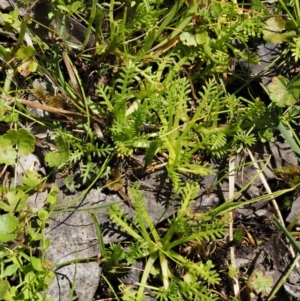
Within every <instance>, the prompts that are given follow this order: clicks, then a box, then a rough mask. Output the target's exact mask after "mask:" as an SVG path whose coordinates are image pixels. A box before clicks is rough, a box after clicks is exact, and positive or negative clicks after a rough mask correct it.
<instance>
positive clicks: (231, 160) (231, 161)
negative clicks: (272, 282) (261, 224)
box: [228, 156, 240, 299]
mask: <svg viewBox="0 0 300 301" xmlns="http://www.w3.org/2000/svg"><path fill="white" fill-rule="evenodd" d="M234 161H235V157H234V156H232V157H230V158H229V175H228V181H229V200H231V199H232V198H233V196H234ZM229 215H230V223H229V241H233V214H232V211H230V213H229ZM230 262H231V266H232V267H233V268H234V269H235V268H236V263H235V255H234V247H230ZM232 283H233V291H234V296H235V297H236V298H238V299H239V296H238V294H239V291H240V288H239V282H238V280H237V278H236V277H234V278H233V279H232Z"/></svg>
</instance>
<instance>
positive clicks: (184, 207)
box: [109, 183, 226, 301]
mask: <svg viewBox="0 0 300 301" xmlns="http://www.w3.org/2000/svg"><path fill="white" fill-rule="evenodd" d="M198 192H199V186H198V184H196V183H187V184H186V186H185V187H184V188H183V189H182V193H181V195H182V201H181V205H180V209H179V210H178V211H177V214H176V215H175V216H174V217H173V218H172V219H171V220H170V227H169V229H168V231H167V232H166V233H165V234H164V235H163V236H161V235H160V234H159V233H158V231H157V230H156V228H155V226H154V224H153V222H152V221H151V218H150V216H149V214H148V212H147V210H146V208H145V204H144V200H143V198H142V192H141V191H139V187H138V185H134V186H133V187H132V188H130V189H129V195H130V197H131V199H132V204H133V205H134V207H135V211H134V216H133V218H132V220H131V219H128V217H127V216H124V213H123V211H122V210H120V209H119V207H118V205H113V206H111V208H110V212H109V213H110V218H111V220H112V221H113V222H114V223H115V224H116V225H117V226H119V227H121V228H122V229H123V230H124V231H125V232H126V233H127V234H128V235H130V236H131V237H132V238H133V239H135V240H136V242H135V243H132V244H131V246H130V250H129V251H128V252H127V256H123V258H126V259H127V261H128V262H130V263H132V262H134V261H135V260H137V259H141V258H147V263H146V266H145V269H144V272H143V275H142V278H141V281H140V286H139V288H138V291H137V293H136V301H140V300H142V296H143V293H144V288H145V285H146V283H148V282H149V281H150V280H149V277H150V272H151V271H152V269H153V268H154V267H157V265H158V266H159V271H160V274H161V279H162V286H163V289H161V290H160V291H159V292H156V293H157V295H158V296H163V295H165V294H169V293H170V294H174V296H175V295H177V296H178V297H180V298H184V297H187V296H188V299H193V300H197V299H199V300H208V301H213V300H217V296H216V295H215V294H214V293H213V291H212V290H211V289H209V286H210V285H213V284H217V283H219V281H220V277H219V275H218V273H217V272H216V271H215V270H214V265H213V263H212V262H211V261H210V260H208V261H206V262H203V261H198V262H193V261H191V260H188V259H187V258H186V257H184V256H182V255H181V254H179V253H178V252H177V251H176V250H177V246H180V245H183V244H185V243H189V242H192V241H197V242H199V243H203V242H204V241H211V240H214V239H216V238H220V237H222V235H223V234H224V232H225V229H226V226H225V224H224V223H221V222H220V221H219V222H217V221H212V220H211V221H209V222H205V223H204V222H200V221H196V220H194V219H193V218H192V214H191V211H190V210H191V209H190V206H191V205H192V203H193V202H194V199H195V197H196V196H197V194H198ZM172 262H173V263H175V264H176V265H177V267H178V268H181V269H183V270H184V271H185V276H184V277H182V278H181V279H179V278H178V277H177V276H176V274H175V273H174V271H173V269H172V266H173V264H172ZM148 285H149V283H148ZM174 287H177V288H179V289H178V291H176V290H175V291H174V290H173V288H174ZM180 298H179V299H178V300H180Z"/></svg>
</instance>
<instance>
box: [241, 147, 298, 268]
mask: <svg viewBox="0 0 300 301" xmlns="http://www.w3.org/2000/svg"><path fill="white" fill-rule="evenodd" d="M246 150H247V152H248V154H249V156H250V158H251V161H252V162H253V165H254V168H255V169H256V170H257V171H258V172H259V171H260V168H259V165H258V164H257V162H256V160H255V158H254V156H253V154H252V152H251V151H250V149H249V148H246ZM259 177H260V180H261V181H262V183H263V185H264V187H265V189H266V191H267V193H268V194H269V195H270V196H271V202H272V205H273V207H274V209H275V213H276V216H277V217H278V219H279V220H280V222H281V223H282V225H284V220H283V218H282V215H281V212H280V209H279V207H278V204H277V202H276V200H275V198H274V197H273V196H272V190H271V188H270V186H269V184H268V182H267V180H266V177H265V175H264V174H263V173H262V172H260V173H259ZM289 248H290V252H291V255H292V257H293V258H295V257H296V254H295V251H294V249H293V247H292V246H291V245H290V244H289ZM296 266H297V268H298V267H299V263H298V262H297V263H296Z"/></svg>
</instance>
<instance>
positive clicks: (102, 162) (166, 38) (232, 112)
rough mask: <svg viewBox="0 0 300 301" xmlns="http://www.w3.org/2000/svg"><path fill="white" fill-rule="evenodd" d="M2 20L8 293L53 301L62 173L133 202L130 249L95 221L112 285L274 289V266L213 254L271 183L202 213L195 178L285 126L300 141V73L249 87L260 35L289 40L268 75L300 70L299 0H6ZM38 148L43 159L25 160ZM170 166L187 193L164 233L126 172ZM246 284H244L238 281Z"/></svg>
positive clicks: (130, 293) (177, 187)
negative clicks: (132, 272) (125, 274)
mask: <svg viewBox="0 0 300 301" xmlns="http://www.w3.org/2000/svg"><path fill="white" fill-rule="evenodd" d="M3 7H4V6H3ZM24 11H25V13H24ZM0 24H1V35H2V36H3V37H4V38H3V39H4V41H3V43H2V44H1V45H0V56H1V79H0V80H1V82H2V85H1V98H0V122H1V128H0V129H1V136H0V149H1V151H0V163H1V180H2V186H1V188H0V189H1V203H0V209H1V218H0V241H1V247H0V263H1V279H0V299H3V300H49V298H48V299H47V297H46V296H45V292H46V291H47V286H48V285H49V283H50V282H51V281H52V279H53V277H54V273H53V266H52V263H51V262H48V261H47V260H46V259H45V254H46V251H47V249H48V248H49V247H51V241H50V240H49V239H46V238H45V235H44V234H45V229H46V227H47V221H48V220H49V219H50V218H51V214H53V212H55V211H56V202H57V197H58V193H59V191H58V190H59V189H58V187H56V186H55V185H54V184H53V183H55V181H54V180H53V177H55V175H58V174H59V176H60V177H61V178H63V179H64V189H68V190H69V191H75V190H79V191H83V192H84V193H88V191H89V190H90V189H91V188H94V187H101V188H103V189H104V188H105V187H107V188H108V189H109V190H110V191H115V192H116V193H117V192H118V193H119V194H121V195H122V197H123V198H124V201H126V202H127V203H128V206H132V207H133V208H134V214H133V216H132V217H131V218H129V217H128V216H127V215H124V214H123V212H122V211H121V210H120V208H118V207H117V206H116V205H112V206H111V207H110V209H109V215H110V218H111V220H112V222H113V223H115V224H116V225H117V226H119V227H121V228H123V230H124V231H125V232H126V233H127V234H128V235H129V236H130V237H131V239H132V244H131V246H130V248H123V247H122V243H121V242H120V243H119V244H114V245H110V246H108V245H105V244H104V242H103V237H102V236H103V234H102V231H101V225H100V226H99V225H98V224H97V220H95V226H96V228H97V231H98V239H99V246H100V250H101V258H99V264H101V265H102V266H103V267H104V269H103V271H104V272H103V278H104V279H105V280H106V285H107V290H106V292H109V293H107V295H109V296H110V297H111V298H116V299H119V300H144V299H147V297H146V295H145V288H147V293H149V290H150V291H151V294H152V295H153V296H154V297H155V298H156V299H157V300H229V299H232V300H238V299H239V296H240V292H241V291H243V290H244V291H247V292H246V294H247V297H248V298H250V296H251V294H253V295H257V296H261V297H265V296H267V295H268V294H269V293H270V290H271V286H272V285H273V284H272V281H271V280H270V279H269V278H267V277H264V275H263V274H261V273H260V271H256V270H255V271H254V272H253V273H252V274H251V277H249V279H248V280H249V281H248V282H247V281H246V284H245V280H244V278H243V277H244V275H242V274H243V273H242V272H241V271H238V270H235V268H234V266H233V264H232V263H231V265H230V264H228V263H227V264H225V265H224V266H222V269H223V270H222V271H221V270H219V269H220V265H219V264H217V265H216V264H215V263H214V260H215V259H216V257H215V256H214V255H213V254H216V253H217V252H218V251H220V252H221V246H220V245H219V243H220V240H222V239H223V242H225V234H226V233H227V231H228V228H229V224H230V223H231V222H232V218H233V216H232V210H233V209H235V208H238V207H241V206H242V205H243V204H250V203H255V202H257V201H260V200H262V199H263V198H264V199H268V198H269V196H261V197H257V198H252V199H251V197H250V199H249V200H248V201H246V202H245V203H241V202H238V203H233V200H234V199H235V196H234V195H233V194H232V195H230V196H229V199H228V200H226V202H225V203H224V204H221V205H220V206H219V207H217V208H211V209H210V210H208V211H206V212H201V213H199V212H195V211H194V210H192V205H193V203H194V201H195V199H196V198H197V195H198V193H199V189H200V187H199V184H198V183H196V181H199V179H200V178H204V177H205V176H209V175H213V174H215V175H216V176H217V177H219V178H221V177H224V174H225V175H227V176H228V174H230V172H229V171H231V172H232V170H233V169H234V168H233V169H232V168H230V167H229V166H227V167H225V170H222V173H220V174H218V172H219V171H218V170H214V169H213V168H212V165H211V162H212V160H220V159H228V158H233V157H234V156H235V155H236V154H237V153H240V152H242V151H243V150H246V149H248V148H251V147H252V146H254V145H255V144H256V143H258V142H260V143H267V142H270V141H272V142H274V141H275V140H276V139H277V135H278V131H280V132H281V134H282V135H283V137H284V138H285V139H286V140H287V141H288V142H289V144H290V146H291V147H292V149H293V151H294V152H295V154H296V155H299V154H300V152H299V140H298V137H297V135H296V134H295V132H293V125H294V124H295V120H296V119H297V117H298V115H299V109H298V107H297V105H296V104H297V101H298V99H299V91H300V90H299V83H300V82H299V77H298V76H293V75H289V76H288V75H285V74H279V73H278V74H275V75H276V76H274V77H273V78H272V79H271V82H270V83H269V84H268V85H267V86H260V88H259V91H255V93H253V85H252V81H253V80H254V78H253V75H252V74H251V66H252V65H255V64H259V63H260V57H259V56H258V54H257V53H256V52H255V48H254V47H252V46H251V45H253V41H260V43H263V42H264V41H267V42H271V43H277V44H280V45H281V46H282V52H281V53H280V54H279V55H278V57H277V58H276V59H275V60H274V61H273V62H270V65H269V66H268V68H265V69H264V70H262V71H261V73H260V74H258V75H257V76H256V81H259V80H260V76H266V74H267V72H268V71H269V69H270V70H273V71H274V70H275V71H276V68H279V70H281V69H280V68H281V67H282V68H283V67H286V65H288V66H290V67H291V68H292V67H293V68H297V62H298V59H299V57H300V55H299V53H300V50H299V49H300V48H299V41H298V40H299V38H298V35H299V33H298V31H299V28H300V18H299V3H298V1H290V2H289V3H285V2H283V1H278V2H275V3H272V4H269V3H268V2H267V3H266V2H264V1H262V2H260V1H258V0H256V1H253V2H252V3H251V4H249V3H243V2H236V1H232V2H229V1H221V0H216V1H205V0H194V1H162V0H153V1H152V0H143V1H136V2H135V1H124V2H117V1H113V0H111V1H110V2H103V1H101V2H100V1H97V0H91V1H67V0H65V1H63V0H52V1H46V2H45V1H42V0H41V1H30V0H22V1H21V0H20V1H17V2H16V3H13V6H12V8H11V9H10V10H3V12H2V13H1V19H0ZM275 67H276V68H275ZM277 70H278V69H277ZM282 70H283V69H282ZM229 91H231V92H229ZM232 91H233V92H232ZM253 95H254V96H253ZM287 128H289V130H290V132H287ZM290 133H292V136H291V135H290ZM32 153H34V154H37V155H38V156H39V160H40V162H41V164H42V165H43V167H44V168H43V169H42V168H41V169H39V170H36V169H34V166H29V167H27V168H24V167H23V166H21V165H22V164H20V160H21V158H22V157H24V156H29V155H30V154H32ZM137 166H138V168H137ZM158 168H162V169H165V170H166V172H167V175H168V178H169V179H170V182H171V183H172V187H173V194H174V200H175V199H177V200H178V199H179V200H180V201H179V205H178V209H177V211H176V212H175V214H174V215H173V216H172V217H170V219H169V220H168V221H167V222H165V224H164V227H165V230H164V231H162V230H161V229H160V228H159V227H158V226H157V225H156V224H154V223H153V221H152V220H151V218H150V217H149V214H148V213H147V209H146V208H145V206H144V202H143V197H142V194H141V192H140V189H139V186H138V184H132V183H131V184H129V185H127V183H126V181H124V176H127V177H129V176H130V175H134V176H135V177H138V176H139V175H141V174H143V173H151V172H152V171H154V170H155V169H158ZM20 169H21V170H22V169H23V170H22V171H21V172H18V171H19V170H20ZM136 170H138V172H137V173H135V171H136ZM287 172H288V169H283V172H282V173H283V174H284V173H287ZM282 173H281V174H282ZM293 175H297V172H293V173H292V176H293ZM190 178H193V180H191V181H187V180H186V179H190ZM225 178H226V176H225ZM216 184H217V183H216ZM293 184H294V185H290V186H292V188H290V189H288V190H289V192H290V191H291V190H292V189H293V187H294V186H295V185H297V183H295V182H294V183H293ZM246 188H247V187H244V188H243V189H242V190H246ZM45 190H46V191H47V196H46V200H45V206H44V207H43V208H40V209H38V210H37V211H34V210H33V209H32V208H30V207H29V206H28V204H27V200H28V198H29V197H30V195H33V194H34V193H35V192H37V191H39V192H40V191H45ZM282 193H283V192H280V193H277V195H279V194H282ZM273 196H276V193H275V192H274V193H273ZM274 231H275V230H274ZM246 233H247V231H242V232H241V231H240V230H238V231H236V232H235V234H234V235H233V236H232V237H231V238H230V239H229V241H227V243H226V244H225V245H226V246H227V249H226V248H225V249H226V250H227V251H228V249H229V247H230V246H235V245H236V246H238V245H240V244H242V242H243V240H244V236H245V235H246ZM247 234H248V233H247ZM248 239H249V236H248ZM258 239H259V238H258ZM223 246H224V245H223ZM211 247H213V248H211ZM219 248H220V249H219ZM226 250H225V253H224V254H225V255H223V256H224V257H226V256H227V255H226V252H227V251H226ZM197 254H198V255H199V254H201V255H199V256H198V255H197ZM203 254H205V255H203ZM141 259H143V262H144V264H145V265H144V267H143V273H142V276H141V279H140V282H139V286H138V289H137V290H131V288H130V287H124V286H122V285H121V286H114V285H113V284H114V283H115V279H114V273H113V271H114V270H115V269H116V267H118V268H124V267H126V268H128V267H129V266H130V265H132V264H134V263H135V261H137V260H141ZM224 270H225V271H226V273H225V274H226V275H227V276H226V277H225V276H224ZM221 275H222V277H221ZM248 276H250V275H248ZM115 277H119V275H117V276H115ZM236 282H241V283H244V284H245V286H246V287H247V289H241V290H240V291H239V290H236V288H234V283H236ZM258 282H259V283H260V284H262V283H263V285H259V284H258ZM222 287H224V291H222ZM104 297H106V296H103V298H104Z"/></svg>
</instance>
